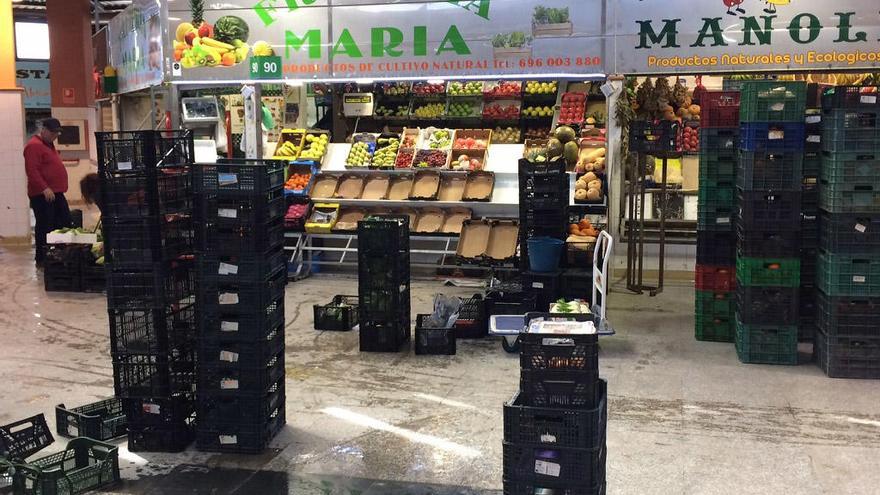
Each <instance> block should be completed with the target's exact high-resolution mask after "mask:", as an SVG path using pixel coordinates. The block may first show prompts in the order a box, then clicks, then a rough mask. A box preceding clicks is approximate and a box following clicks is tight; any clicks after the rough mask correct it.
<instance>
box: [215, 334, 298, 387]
mask: <svg viewBox="0 0 880 495" xmlns="http://www.w3.org/2000/svg"><path fill="white" fill-rule="evenodd" d="M282 344H283V341H282ZM282 348H283V345H282ZM283 376H284V352H283V351H279V352H278V354H276V355H274V356H271V357H269V358H267V359H266V360H263V361H254V362H237V363H231V362H224V361H220V360H218V359H212V360H210V361H208V362H199V373H198V390H199V393H200V394H202V393H207V394H228V395H237V394H239V393H253V392H257V391H263V390H268V389H269V387H270V386H271V385H272V384H274V383H276V382H278V380H279V379H281V378H282V377H283Z"/></svg>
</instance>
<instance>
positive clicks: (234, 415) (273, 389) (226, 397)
mask: <svg viewBox="0 0 880 495" xmlns="http://www.w3.org/2000/svg"><path fill="white" fill-rule="evenodd" d="M284 401H285V390H284V378H281V379H280V380H278V381H277V382H275V383H273V384H271V385H270V386H269V388H267V389H265V390H256V391H252V392H239V393H236V394H226V393H221V394H213V393H202V392H200V393H199V401H198V418H199V423H200V424H203V425H212V424H224V423H243V424H247V423H253V422H254V421H255V420H256V419H258V418H263V419H265V420H266V421H269V419H270V418H271V416H272V414H273V413H274V412H275V411H276V410H278V408H279V407H281V406H283V405H284Z"/></svg>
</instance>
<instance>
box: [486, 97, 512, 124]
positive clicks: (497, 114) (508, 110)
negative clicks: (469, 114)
mask: <svg viewBox="0 0 880 495" xmlns="http://www.w3.org/2000/svg"><path fill="white" fill-rule="evenodd" d="M520 105H521V102H519V101H514V100H499V101H493V102H492V103H487V104H486V105H485V106H483V118H484V119H491V120H517V119H519V115H520Z"/></svg>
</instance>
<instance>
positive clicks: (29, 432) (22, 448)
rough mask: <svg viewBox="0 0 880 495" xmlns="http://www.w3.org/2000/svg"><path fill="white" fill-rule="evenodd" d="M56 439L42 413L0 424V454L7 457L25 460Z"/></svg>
mask: <svg viewBox="0 0 880 495" xmlns="http://www.w3.org/2000/svg"><path fill="white" fill-rule="evenodd" d="M54 441H55V438H53V437H52V432H51V431H50V430H49V426H48V425H47V424H46V417H45V416H43V414H42V413H41V414H37V415H36V416H31V417H30V418H26V419H22V420H18V421H15V422H12V423H9V424H7V425H3V426H0V456H2V457H3V458H6V459H11V460H15V461H23V460H24V459H26V458H28V457H30V456H31V455H33V454H36V453H37V452H39V451H41V450H43V449H44V448H46V447H47V446H49V445H51V444H52V442H54Z"/></svg>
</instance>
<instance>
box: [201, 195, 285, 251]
mask: <svg viewBox="0 0 880 495" xmlns="http://www.w3.org/2000/svg"><path fill="white" fill-rule="evenodd" d="M286 212H287V202H286V201H285V199H284V195H283V194H282V192H281V190H278V191H277V192H275V193H271V194H269V195H265V196H262V197H260V198H237V197H236V198H212V199H205V200H202V201H201V202H200V203H199V208H198V211H197V218H198V220H199V227H200V228H219V229H225V230H229V229H232V230H244V229H250V228H254V226H260V227H261V228H268V227H269V226H270V225H275V224H277V223H278V222H282V221H283V220H284V214H285V213H286ZM206 247H209V246H206Z"/></svg>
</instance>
